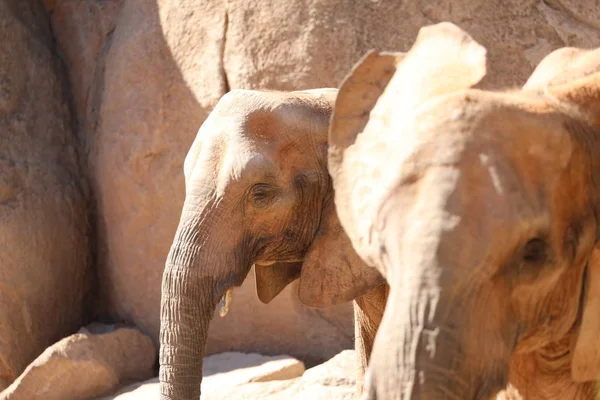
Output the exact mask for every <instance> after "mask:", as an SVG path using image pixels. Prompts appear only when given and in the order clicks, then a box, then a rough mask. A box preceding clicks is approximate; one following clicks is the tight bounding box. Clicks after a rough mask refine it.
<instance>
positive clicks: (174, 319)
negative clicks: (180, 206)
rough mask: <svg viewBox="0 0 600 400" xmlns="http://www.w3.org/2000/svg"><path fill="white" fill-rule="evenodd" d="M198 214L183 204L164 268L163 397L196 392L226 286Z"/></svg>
mask: <svg viewBox="0 0 600 400" xmlns="http://www.w3.org/2000/svg"><path fill="white" fill-rule="evenodd" d="M186 203H187V200H186ZM202 220H203V219H202V218H201V217H200V216H199V215H198V213H193V212H189V211H188V212H186V206H185V205H184V211H183V213H182V217H181V221H180V223H179V227H178V229H177V233H176V234H175V239H174V241H173V245H172V246H171V250H170V252H169V255H168V258H167V262H166V266H165V271H164V273H163V279H162V298H161V315H160V318H161V321H160V357H159V359H160V373H159V377H160V392H161V394H160V396H161V397H160V398H161V399H163V400H167V399H168V400H175V399H176V400H191V399H193V400H198V399H199V398H200V383H201V381H202V360H203V356H204V348H205V345H206V339H207V334H208V327H209V324H210V321H211V319H212V317H213V315H214V312H215V308H216V305H217V303H218V301H219V299H220V297H221V296H222V295H223V292H224V291H225V289H226V288H221V287H220V286H221V285H219V284H218V282H217V281H216V279H217V278H216V274H215V273H214V268H217V270H219V269H220V270H224V268H219V266H215V265H213V264H212V263H211V262H210V261H209V260H211V259H219V257H214V254H212V253H214V250H211V249H210V248H211V246H209V245H208V243H207V242H206V238H208V237H210V235H204V234H203V232H206V228H205V227H202ZM204 220H206V218H205V219H204ZM226 258H227V257H222V259H221V260H220V261H221V262H224V261H225V260H224V259H226ZM221 289H222V290H221Z"/></svg>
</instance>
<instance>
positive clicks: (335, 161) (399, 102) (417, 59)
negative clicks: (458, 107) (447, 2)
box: [328, 22, 486, 265]
mask: <svg viewBox="0 0 600 400" xmlns="http://www.w3.org/2000/svg"><path fill="white" fill-rule="evenodd" d="M485 73H486V50H485V48H484V47H482V46H481V45H479V44H478V43H477V42H476V41H475V40H474V39H473V38H472V37H471V36H469V35H468V34H467V33H466V32H464V31H463V30H461V29H460V28H459V27H457V26H456V25H454V24H452V23H448V22H443V23H440V24H436V25H432V26H428V27H424V28H421V30H420V31H419V34H418V36H417V39H416V41H415V44H414V45H413V47H412V48H411V49H410V51H409V52H408V53H406V54H400V53H397V54H393V53H375V52H370V53H368V54H367V55H366V56H365V57H363V59H361V60H360V61H359V62H358V64H357V65H356V66H355V67H354V68H353V70H352V71H351V72H350V74H349V75H347V76H346V78H345V79H344V81H343V83H342V85H341V87H340V90H339V92H338V97H337V99H336V103H335V107H334V111H333V115H332V118H331V123H330V126H329V164H328V168H329V172H330V174H331V176H332V178H333V185H334V191H335V203H336V207H337V210H338V215H339V217H340V222H341V224H342V226H343V227H344V229H345V230H346V232H347V233H348V235H349V236H350V239H351V242H352V244H353V246H354V249H356V251H357V252H358V253H359V254H360V255H361V256H362V257H363V259H364V260H365V261H366V262H367V263H368V264H370V265H373V264H374V262H375V260H374V259H373V258H371V256H370V255H369V253H370V251H371V250H373V251H375V253H377V250H376V248H377V247H378V246H372V242H373V241H374V240H375V239H374V238H373V237H372V235H371V232H372V223H373V221H374V220H375V212H376V210H377V207H378V206H379V204H380V201H381V196H383V195H384V194H385V188H386V187H387V184H389V183H390V181H391V179H392V175H393V173H394V171H391V170H392V169H393V168H392V169H387V170H374V167H373V166H374V165H384V164H385V162H379V163H373V160H375V159H378V160H381V159H382V157H383V158H390V161H393V162H394V163H396V162H397V160H398V157H399V156H400V155H399V154H389V153H388V152H387V150H386V149H390V148H397V147H393V146H390V145H389V144H390V143H389V142H390V141H392V140H402V138H403V137H404V135H405V132H406V134H410V132H409V131H410V129H409V128H406V127H405V126H404V124H405V123H408V121H410V120H411V119H412V118H413V116H414V115H415V111H416V109H417V108H418V107H419V106H420V105H422V104H423V103H425V102H427V101H429V100H431V99H433V98H435V97H437V96H440V95H443V94H447V93H451V92H453V91H456V90H460V89H466V88H469V87H471V86H473V85H475V84H477V83H478V82H479V81H480V80H481V79H482V78H483V77H484V76H485ZM398 137H400V139H398ZM407 142H410V140H407ZM407 145H408V143H407ZM373 255H375V254H373Z"/></svg>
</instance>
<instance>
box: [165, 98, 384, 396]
mask: <svg viewBox="0 0 600 400" xmlns="http://www.w3.org/2000/svg"><path fill="white" fill-rule="evenodd" d="M336 95H337V89H315V90H308V91H298V92H289V93H284V92H260V91H251V90H234V91H231V92H229V93H228V94H226V95H225V96H223V97H222V98H221V99H220V101H219V102H218V104H217V106H216V107H215V109H214V110H213V111H212V112H211V114H210V115H209V117H208V118H207V120H206V121H205V122H204V123H203V124H202V126H201V128H200V130H199V132H198V135H197V137H196V139H195V141H194V143H193V144H192V146H191V148H190V150H189V152H188V154H187V156H186V159H185V163H184V174H185V187H186V198H185V202H184V205H183V210H182V213H181V219H180V222H179V227H178V229H177V232H176V234H175V238H174V241H173V244H172V246H171V250H170V252H169V255H168V258H167V262H166V266H165V271H164V274H163V282H162V300H161V329H160V342H161V349H160V391H161V396H162V398H163V399H195V400H197V399H198V398H199V395H200V382H201V378H202V356H203V352H204V346H205V343H206V335H207V330H208V325H209V323H210V320H211V318H212V316H213V314H214V312H215V307H216V305H217V303H218V301H219V299H222V298H224V299H225V300H224V302H225V304H224V308H225V309H226V308H227V299H228V298H229V294H230V293H231V292H230V289H231V288H232V287H234V286H239V285H241V283H242V282H243V280H244V278H245V277H246V275H247V274H248V271H249V269H250V267H251V266H252V265H253V264H254V265H255V279H256V289H257V294H258V297H259V298H260V300H261V301H263V302H264V303H268V302H269V301H271V300H272V299H273V298H274V297H275V296H276V295H277V294H278V293H279V292H280V291H281V290H283V288H284V287H285V286H286V285H287V284H289V283H291V282H292V281H294V280H295V279H298V278H299V279H300V282H299V296H300V300H301V301H303V302H304V303H305V304H307V305H311V306H318V307H324V306H328V305H333V304H337V303H340V302H345V301H350V300H352V299H355V298H357V297H361V296H363V295H366V296H364V297H361V299H359V300H358V301H357V303H356V304H357V306H355V309H358V311H357V312H358V313H359V314H360V315H361V316H363V317H364V315H366V316H367V317H366V318H362V319H361V318H359V319H358V320H357V325H358V326H357V328H356V330H357V332H367V333H369V332H372V331H373V329H372V325H373V324H378V322H379V321H378V320H377V316H376V315H375V316H374V317H371V318H368V317H369V316H370V314H372V313H373V312H375V314H376V313H377V312H378V313H379V314H380V315H381V314H382V313H383V307H380V309H379V310H377V307H373V299H378V298H379V297H381V292H382V291H384V292H385V281H384V279H383V277H382V276H381V275H380V274H379V272H377V270H375V269H374V268H371V267H367V266H366V265H365V264H364V263H363V262H362V261H361V259H360V258H359V257H358V255H357V254H356V252H354V250H353V248H352V245H351V243H350V240H349V238H348V237H347V236H346V235H345V233H344V231H343V230H342V228H341V226H340V224H339V221H338V219H337V215H336V213H335V207H334V205H333V194H332V189H331V180H330V177H329V174H328V171H327V147H328V144H327V134H328V124H329V118H330V115H331V110H332V108H333V104H334V101H335V96H336ZM324 265H326V266H327V273H322V272H321V270H322V266H324ZM382 285H383V286H382ZM371 290H373V291H374V292H371V293H368V292H369V291H371ZM226 293H227V295H225V296H224V294H226ZM223 296H224V297H223ZM384 301H385V300H383V301H379V302H378V303H377V304H383V303H384ZM373 310H375V311H373ZM373 320H375V322H373ZM361 324H362V325H361ZM365 338H366V342H367V343H366V344H365V343H363V341H362V339H361V338H357V346H358V347H360V346H362V347H363V350H364V351H368V350H369V348H370V347H369V346H370V344H369V341H372V338H369V337H368V335H367V334H365ZM362 364H363V365H364V362H363V363H362Z"/></svg>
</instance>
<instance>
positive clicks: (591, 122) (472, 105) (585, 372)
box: [329, 23, 600, 400]
mask: <svg viewBox="0 0 600 400" xmlns="http://www.w3.org/2000/svg"><path fill="white" fill-rule="evenodd" d="M561 52H562V53H561ZM561 54H562V55H561ZM563 57H570V58H571V61H570V64H569V68H568V69H567V70H565V71H562V67H563V66H564V65H566V64H565V62H564V58H563ZM552 60H554V61H552ZM594 60H595V61H594ZM599 65H600V58H598V56H597V50H591V51H585V50H582V49H575V50H560V51H559V52H558V53H554V54H550V55H549V56H548V60H546V62H544V61H542V63H540V69H539V70H538V71H536V72H535V73H534V74H533V75H532V80H531V82H529V83H528V84H526V85H525V88H524V89H522V90H514V91H510V92H489V91H484V90H480V89H475V88H473V86H475V85H477V84H478V83H479V82H480V81H481V80H482V78H483V77H484V76H485V74H486V50H485V49H484V48H483V47H482V46H481V45H479V44H478V43H477V42H476V41H475V40H474V39H473V38H471V37H470V36H469V35H468V34H467V33H465V32H464V31H462V30H461V29H460V28H458V27H457V26H456V25H453V24H451V23H441V24H437V25H432V26H428V27H424V28H422V29H421V31H420V32H419V35H418V37H417V39H416V42H415V44H414V45H413V47H412V48H411V50H410V51H409V52H408V53H407V54H405V55H403V54H395V55H394V54H377V53H374V52H372V53H370V54H368V55H366V56H365V57H364V58H363V59H362V60H361V61H360V62H359V63H358V64H357V65H356V66H355V67H354V69H353V71H352V72H351V73H350V74H349V75H348V76H347V78H346V79H345V80H344V83H343V84H342V86H341V88H340V91H339V95H338V97H337V101H336V104H335V109H334V114H333V116H332V122H331V126H330V135H329V143H330V148H329V170H330V173H331V176H332V178H333V186H334V190H335V204H336V208H337V211H338V215H339V218H340V222H341V224H342V226H343V227H344V230H345V231H346V232H347V233H348V235H349V237H350V240H351V242H352V244H353V246H354V248H355V249H356V250H357V252H358V254H359V255H360V256H361V257H362V258H363V260H364V261H365V262H366V263H367V264H370V265H375V266H376V267H377V268H378V270H379V271H380V272H381V273H382V275H383V276H385V278H386V280H387V281H388V283H389V285H390V293H389V296H388V301H387V305H386V310H385V313H384V316H383V319H382V321H381V325H380V327H379V332H378V334H377V335H378V336H377V339H376V341H375V345H374V349H373V353H372V355H371V362H370V364H369V368H368V370H367V373H366V378H365V398H366V399H423V398H426V399H447V398H452V399H454V398H460V399H489V398H492V396H495V395H496V394H497V393H498V392H499V391H501V390H502V389H504V388H506V387H507V384H508V383H509V382H510V383H511V384H512V385H514V387H515V388H516V389H517V390H518V391H519V393H520V395H522V396H523V397H524V398H525V399H559V398H560V399H585V400H591V399H593V398H594V396H595V392H596V383H595V380H598V379H599V378H600V352H599V349H600V337H599V335H598V327H599V326H600V319H599V316H600V312H599V309H598V301H599V300H600V298H599V296H600V258H598V254H599V253H598V251H597V250H596V247H595V246H597V243H598V239H599V237H600V221H598V215H600V192H599V191H600V188H599V187H598V182H600V164H599V161H598V160H599V157H598V154H600V111H599V110H600V73H599V72H596V71H598V66H599ZM577 66H579V67H580V69H577ZM563 72H564V73H566V74H568V75H567V76H568V77H567V76H563V75H562V73H563ZM510 390H511V393H512V389H510ZM512 395H514V393H513V394H510V393H508V392H507V393H505V396H512Z"/></svg>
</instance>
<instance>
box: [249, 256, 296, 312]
mask: <svg viewBox="0 0 600 400" xmlns="http://www.w3.org/2000/svg"><path fill="white" fill-rule="evenodd" d="M301 271H302V262H296V263H275V264H271V265H255V266H254V277H255V278H256V294H257V295H258V298H259V299H260V301H262V302H263V303H265V304H269V303H270V302H271V300H273V299H274V298H275V297H276V296H277V295H278V294H279V293H281V291H282V290H283V289H285V287H286V286H287V285H289V284H290V283H292V282H293V281H295V280H296V279H298V278H300V272H301Z"/></svg>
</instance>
